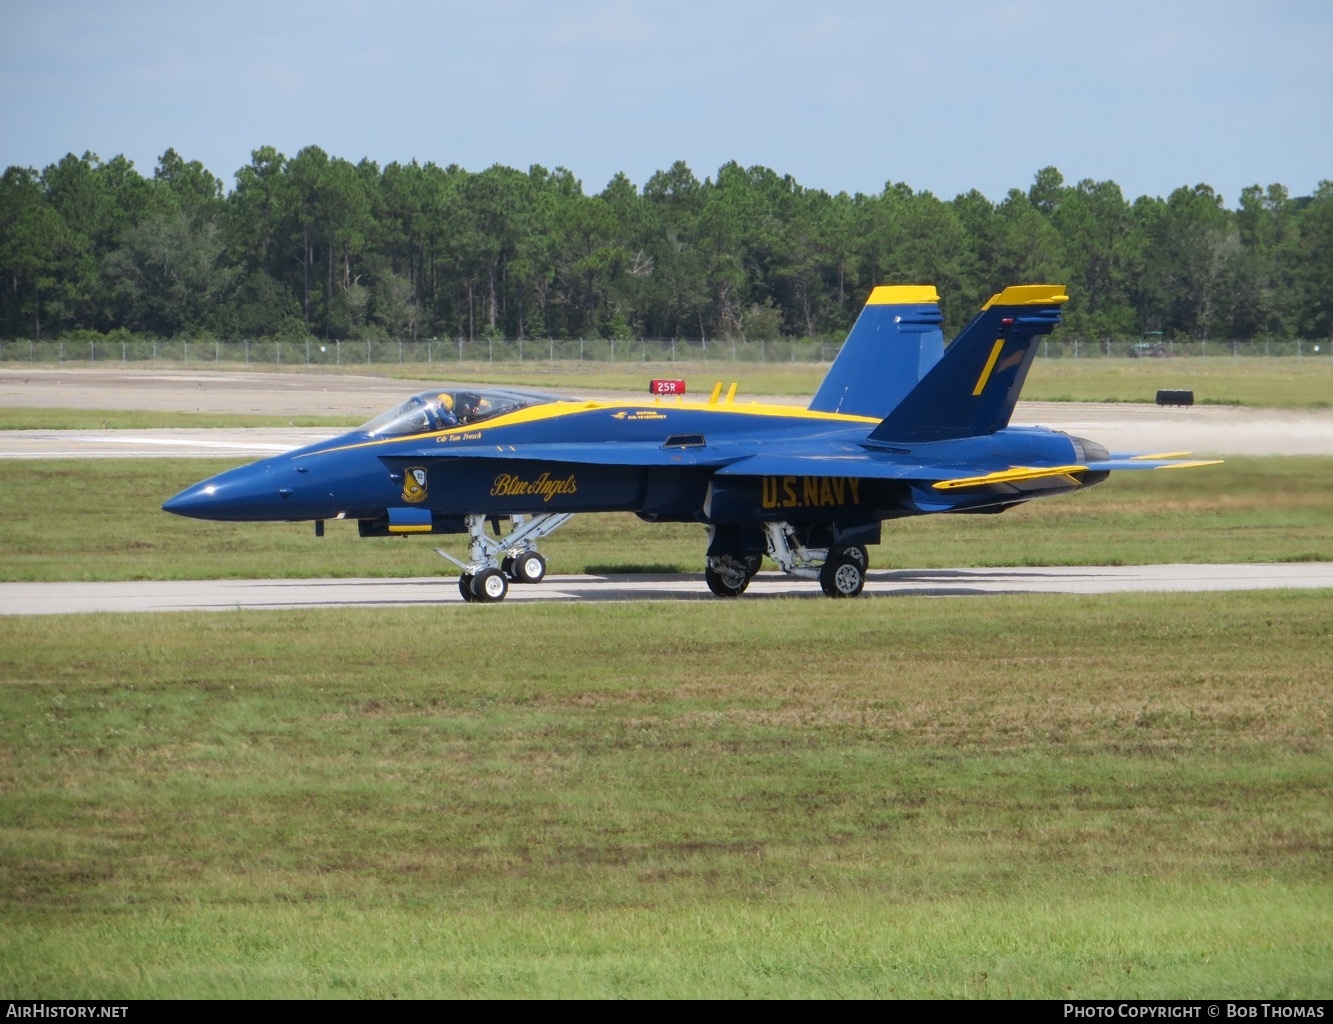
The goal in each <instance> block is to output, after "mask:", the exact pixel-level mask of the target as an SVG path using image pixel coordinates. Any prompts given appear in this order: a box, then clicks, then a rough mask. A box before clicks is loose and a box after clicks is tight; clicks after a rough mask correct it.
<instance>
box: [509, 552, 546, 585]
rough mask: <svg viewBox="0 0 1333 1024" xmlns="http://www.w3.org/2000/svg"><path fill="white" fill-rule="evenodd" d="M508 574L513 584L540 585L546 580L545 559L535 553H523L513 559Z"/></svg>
mask: <svg viewBox="0 0 1333 1024" xmlns="http://www.w3.org/2000/svg"><path fill="white" fill-rule="evenodd" d="M509 574H510V575H511V576H512V577H513V579H514V582H515V583H540V582H541V581H542V580H544V579H545V578H546V559H544V558H543V557H542V556H541V555H539V554H537V552H535V551H525V552H523V554H521V555H519V556H518V557H517V558H515V559H513V565H512V566H511V567H510V572H509Z"/></svg>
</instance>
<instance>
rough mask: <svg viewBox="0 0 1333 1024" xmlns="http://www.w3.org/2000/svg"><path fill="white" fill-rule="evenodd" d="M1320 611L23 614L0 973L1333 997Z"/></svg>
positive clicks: (82, 980)
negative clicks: (479, 622) (480, 618)
mask: <svg viewBox="0 0 1333 1024" xmlns="http://www.w3.org/2000/svg"><path fill="white" fill-rule="evenodd" d="M1331 598H1333V594H1329V593H1327V592H1300V591H1292V592H1277V593H1234V594H1201V595H1180V596H1157V595H1149V596H1132V595H1118V596H1111V597H1096V598H1094V597H1053V596H1011V597H996V598H986V599H984V600H981V599H975V598H959V599H952V598H951V599H923V598H903V599H896V600H884V601H861V602H824V601H814V600H812V601H803V600H775V601H764V602H749V603H747V602H717V603H712V604H708V605H696V604H686V605H683V606H681V607H679V608H672V609H670V610H668V611H666V612H664V611H663V610H662V609H661V608H659V607H655V608H653V609H651V610H647V611H645V609H643V608H640V607H636V606H634V605H619V604H613V605H541V606H536V605H531V604H526V605H502V606H497V607H491V608H487V609H485V618H486V620H487V621H486V624H485V629H484V633H478V631H477V626H476V622H475V621H474V620H475V619H476V617H477V611H478V609H476V608H473V607H468V606H463V605H457V604H455V605H448V606H441V607H438V608H421V609H404V610H401V611H393V612H390V611H381V610H342V611H325V612H314V613H311V612H281V613H258V612H253V613H252V612H234V613H214V614H179V615H175V614H173V615H152V616H148V615H132V616H128V615H127V616H115V615H90V616H70V617H52V618H21V619H20V618H10V619H0V908H2V909H0V914H2V915H3V920H4V922H5V928H4V929H3V930H2V931H0V990H3V991H5V992H6V993H8V994H9V997H10V998H19V999H31V998H38V997H48V998H55V997H59V998H80V997H82V998H102V999H108V998H167V997H182V998H193V997H212V996H218V997H274V996H279V997H287V996H290V997H324V996H335V997H336V996H344V997H347V996H353V997H372V998H381V997H438V996H444V997H456V996H478V997H495V996H573V997H579V996H585V997H586V996H592V997H612V996H627V997H655V996H669V997H717V996H747V997H829V996H849V997H883V996H902V997H936V996H944V997H984V996H995V997H1020V998H1028V997H1031V998H1046V999H1052V998H1153V999H1160V998H1197V997H1201V996H1207V997H1210V998H1284V997H1285V998H1304V999H1311V998H1324V999H1326V998H1328V997H1329V995H1330V994H1333V898H1330V897H1333V891H1331V890H1330V864H1333V857H1331V856H1330V855H1333V801H1330V799H1329V797H1330V788H1329V787H1330V782H1329V771H1328V765H1329V763H1330V761H1329V755H1330V720H1329V708H1330V706H1333V705H1331V703H1330V700H1329V698H1330V693H1329V677H1328V657H1329V651H1330V650H1331V649H1333V615H1331V614H1330V610H1329V609H1330V607H1333V604H1331V603H1330V599H1331ZM629 637H632V638H633V639H632V641H627V638H629Z"/></svg>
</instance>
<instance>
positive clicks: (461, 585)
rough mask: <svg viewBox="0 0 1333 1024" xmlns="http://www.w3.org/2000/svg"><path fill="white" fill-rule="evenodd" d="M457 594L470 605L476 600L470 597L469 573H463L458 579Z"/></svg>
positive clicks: (470, 580) (470, 583)
mask: <svg viewBox="0 0 1333 1024" xmlns="http://www.w3.org/2000/svg"><path fill="white" fill-rule="evenodd" d="M458 592H459V593H460V594H462V595H463V600H464V601H467V602H469V603H471V602H472V601H475V600H476V598H474V597H473V596H472V575H471V574H470V573H466V572H465V573H463V575H462V576H460V577H458Z"/></svg>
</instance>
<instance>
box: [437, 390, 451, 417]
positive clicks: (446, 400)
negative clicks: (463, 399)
mask: <svg viewBox="0 0 1333 1024" xmlns="http://www.w3.org/2000/svg"><path fill="white" fill-rule="evenodd" d="M440 408H441V409H443V410H444V411H445V412H453V411H454V396H453V395H451V394H449V393H448V392H445V393H443V394H441V395H440Z"/></svg>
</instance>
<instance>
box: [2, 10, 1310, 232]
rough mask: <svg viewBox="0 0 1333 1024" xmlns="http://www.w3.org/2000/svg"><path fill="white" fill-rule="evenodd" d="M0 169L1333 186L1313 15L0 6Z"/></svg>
mask: <svg viewBox="0 0 1333 1024" xmlns="http://www.w3.org/2000/svg"><path fill="white" fill-rule="evenodd" d="M0 26H3V27H2V28H0V167H9V166H13V165H19V166H23V167H32V168H35V169H37V170H41V169H42V168H43V167H46V166H47V165H49V164H52V163H55V162H57V161H59V160H60V159H61V158H62V157H63V156H65V155H66V154H67V153H74V154H75V155H82V154H83V153H85V152H89V151H91V152H92V153H95V154H97V155H98V156H99V157H101V158H102V159H103V160H106V159H110V158H111V157H114V156H116V155H118V154H123V155H124V156H126V157H127V158H129V159H130V160H132V161H133V162H134V165H135V167H136V168H137V169H138V170H139V171H140V173H142V174H144V175H146V176H147V175H151V174H152V172H153V170H154V168H155V167H156V166H157V162H158V158H159V157H160V156H161V155H162V154H163V153H164V152H165V151H166V150H167V149H169V148H172V149H175V150H176V152H177V153H179V154H180V155H181V156H182V157H184V158H185V159H186V160H187V161H189V160H198V161H199V162H201V163H202V164H203V165H204V166H205V167H206V168H208V169H209V170H210V171H212V172H213V173H214V174H215V175H217V176H218V177H219V178H221V179H222V181H223V183H224V185H225V186H226V187H227V188H228V189H230V188H231V187H232V186H233V185H234V182H235V174H236V171H237V170H238V169H239V168H240V167H242V166H244V165H245V164H247V163H249V162H250V157H251V153H252V151H253V150H255V149H258V148H259V147H261V146H266V145H268V146H273V147H275V148H276V149H278V151H279V152H281V153H283V154H285V155H287V156H294V155H296V153H297V152H298V151H299V150H301V149H302V148H304V147H305V146H309V145H315V146H319V147H321V148H322V149H324V150H325V152H327V153H328V154H329V155H330V156H333V157H342V158H345V159H348V160H351V161H353V162H356V161H359V160H361V159H362V158H368V159H369V160H371V161H374V162H375V163H377V164H379V165H381V166H383V165H385V164H388V163H391V162H394V161H397V162H399V163H407V162H408V161H411V160H417V161H418V162H420V163H423V164H424V163H427V162H433V163H436V164H439V165H441V166H447V165H449V164H458V165H460V166H462V167H464V168H466V169H468V170H473V171H479V170H482V169H484V168H486V167H488V166H490V165H492V164H497V163H498V164H503V165H505V166H509V167H516V168H519V169H521V170H526V169H527V168H528V167H529V166H531V165H533V164H540V165H542V166H544V167H546V168H548V169H554V168H556V167H566V168H568V169H569V170H570V171H572V172H573V174H574V176H575V177H576V178H577V179H579V180H580V181H581V182H582V184H583V188H584V191H585V192H587V193H589V194H592V193H596V192H600V191H601V190H602V189H603V188H604V187H605V186H606V184H607V182H608V181H610V180H611V178H612V177H613V176H614V175H615V174H617V173H618V172H623V173H625V174H626V175H627V176H628V177H629V178H630V180H631V181H632V182H634V184H635V185H637V186H639V187H640V188H642V187H643V185H644V184H645V183H646V182H647V181H648V179H649V178H650V177H651V176H652V175H653V174H654V173H655V172H657V171H661V170H665V169H667V168H669V167H670V166H671V165H672V164H673V163H674V162H675V161H677V160H683V161H685V163H687V164H688V165H689V167H690V168H691V170H693V171H694V173H695V174H696V175H697V176H698V177H699V178H700V179H703V178H705V177H711V176H715V175H716V173H717V169H718V168H719V167H721V166H722V165H723V164H725V163H727V162H729V161H732V160H734V161H737V162H738V163H740V164H742V165H744V166H746V167H750V166H753V165H762V166H765V167H768V168H771V169H772V170H774V171H776V172H778V173H779V174H782V175H791V176H792V177H793V178H794V179H795V180H796V182H797V183H799V184H800V185H802V186H805V187H806V188H814V189H823V190H825V191H827V192H831V193H837V192H848V193H857V192H863V193H868V194H874V193H878V192H880V191H881V190H882V189H883V188H884V186H885V184H886V183H897V182H903V183H906V184H907V185H908V186H910V187H911V188H912V189H913V190H914V191H917V192H924V191H929V192H932V193H934V194H935V195H937V196H939V197H940V198H943V199H950V198H953V197H954V196H955V195H958V194H960V193H964V192H967V191H969V190H971V189H976V190H978V191H980V192H982V193H983V194H984V195H986V196H987V197H989V198H990V199H992V200H995V201H998V200H1001V199H1003V198H1004V197H1005V195H1006V194H1007V193H1008V192H1009V190H1010V189H1014V188H1017V189H1021V190H1024V191H1026V190H1027V188H1028V187H1029V186H1030V185H1031V184H1032V181H1033V178H1034V176H1035V174H1036V172H1037V171H1038V170H1039V169H1041V168H1043V167H1047V166H1054V167H1056V168H1057V169H1058V170H1059V171H1060V172H1061V174H1063V176H1064V179H1065V181H1066V183H1068V184H1074V183H1076V182H1078V181H1080V180H1083V179H1085V178H1090V179H1093V180H1096V181H1108V180H1109V181H1114V182H1115V183H1117V184H1118V185H1119V186H1120V187H1121V189H1122V191H1123V192H1124V194H1125V197H1126V198H1127V199H1129V200H1133V199H1135V198H1137V197H1139V196H1142V195H1150V196H1167V195H1169V194H1170V193H1171V192H1172V191H1173V190H1174V189H1176V188H1179V187H1181V186H1191V187H1192V186H1194V185H1197V184H1207V185H1210V186H1211V187H1212V188H1213V189H1214V190H1215V191H1217V192H1218V193H1219V194H1220V195H1222V197H1223V198H1224V200H1225V202H1226V205H1227V206H1228V207H1232V208H1234V207H1235V206H1236V205H1237V203H1238V200H1239V197H1240V193H1241V190H1242V189H1243V188H1245V187H1246V186H1248V185H1255V184H1257V185H1261V186H1264V187H1267V186H1268V185H1269V184H1273V183H1278V184H1282V185H1285V186H1286V188H1287V190H1288V192H1289V193H1290V194H1291V195H1293V196H1299V195H1308V194H1310V193H1311V192H1313V191H1314V189H1315V188H1316V186H1317V185H1318V183H1319V182H1320V181H1322V180H1330V179H1333V3H1329V2H1328V0H1197V2H1196V0H1102V2H1099V3H1087V2H1083V0H1009V2H1004V0H997V2H990V3H983V2H974V0H929V2H919V3H900V2H897V0H878V2H867V0H801V2H793V0H765V2H750V0H736V2H729V0H711V2H701V0H671V2H668V3H664V2H660V0H659V2H655V3H649V2H631V0H472V2H467V3H456V2H452V0H436V2H427V0H374V2H369V0H359V2H355V3H352V2H344V0H315V2H306V0H267V2H258V0H228V2H218V0H212V2H208V3H197V2H193V0H138V2H130V0H0Z"/></svg>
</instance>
